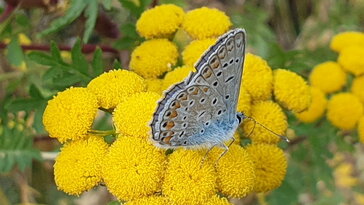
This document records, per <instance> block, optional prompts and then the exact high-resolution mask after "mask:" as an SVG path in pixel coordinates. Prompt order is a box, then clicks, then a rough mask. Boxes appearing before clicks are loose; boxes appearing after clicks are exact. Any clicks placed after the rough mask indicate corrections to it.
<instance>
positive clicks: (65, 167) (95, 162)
mask: <svg viewBox="0 0 364 205" xmlns="http://www.w3.org/2000/svg"><path fill="white" fill-rule="evenodd" d="M107 148H108V145H107V144H106V142H105V141H104V139H103V138H102V137H99V136H93V135H90V136H88V138H85V139H80V140H75V141H71V142H68V143H66V144H65V146H64V147H62V148H61V152H60V154H59V155H58V156H57V158H56V161H55V164H54V177H55V182H56V185H57V188H58V189H59V190H62V191H64V192H66V193H68V194H71V195H80V194H81V193H82V192H84V191H87V190H89V189H91V188H92V187H94V186H96V185H97V184H98V183H99V182H101V168H102V160H103V158H104V156H105V154H106V152H107Z"/></svg>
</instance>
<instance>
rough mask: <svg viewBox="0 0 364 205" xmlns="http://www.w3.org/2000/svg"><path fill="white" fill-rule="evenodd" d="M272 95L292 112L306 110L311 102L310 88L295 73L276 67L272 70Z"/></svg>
mask: <svg viewBox="0 0 364 205" xmlns="http://www.w3.org/2000/svg"><path fill="white" fill-rule="evenodd" d="M273 90H274V97H275V99H276V100H277V101H278V103H279V104H280V105H282V107H284V108H286V109H288V110H292V111H294V112H302V111H304V110H306V109H307V108H308V107H309V106H310V103H311V93H310V88H309V86H308V85H307V83H306V81H305V80H304V79H303V78H302V77H301V76H299V75H297V74H296V73H294V72H292V71H289V70H284V69H277V70H275V71H274V89H273Z"/></svg>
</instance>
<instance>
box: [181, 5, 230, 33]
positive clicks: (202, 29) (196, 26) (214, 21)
mask: <svg viewBox="0 0 364 205" xmlns="http://www.w3.org/2000/svg"><path fill="white" fill-rule="evenodd" d="M231 26H232V23H231V21H230V18H229V17H228V16H227V15H226V14H225V13H224V12H222V11H220V10H217V9H212V8H207V7H202V8H198V9H194V10H192V11H190V12H188V13H187V14H186V16H185V19H184V21H183V23H182V28H183V29H184V30H185V31H186V32H187V33H188V34H189V35H190V36H191V37H192V38H193V39H205V38H214V37H215V38H216V37H218V36H220V35H222V34H223V33H225V32H226V31H228V30H229V28H230V27H231Z"/></svg>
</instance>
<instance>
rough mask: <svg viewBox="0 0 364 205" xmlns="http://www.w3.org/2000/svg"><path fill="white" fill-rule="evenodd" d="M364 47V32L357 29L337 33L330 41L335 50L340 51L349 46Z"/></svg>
mask: <svg viewBox="0 0 364 205" xmlns="http://www.w3.org/2000/svg"><path fill="white" fill-rule="evenodd" d="M355 45H358V46H362V47H364V33H362V32H356V31H347V32H342V33H339V34H337V35H335V36H334V37H333V38H332V40H331V43H330V48H331V49H332V50H333V51H336V52H340V51H342V50H343V49H345V48H347V47H349V46H355Z"/></svg>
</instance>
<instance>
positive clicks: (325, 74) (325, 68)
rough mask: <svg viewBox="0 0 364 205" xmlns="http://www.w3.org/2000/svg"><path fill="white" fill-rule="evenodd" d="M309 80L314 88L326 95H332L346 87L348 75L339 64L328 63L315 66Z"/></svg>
mask: <svg viewBox="0 0 364 205" xmlns="http://www.w3.org/2000/svg"><path fill="white" fill-rule="evenodd" d="M309 79H310V84H311V85H312V86H314V87H317V88H319V89H321V90H322V91H323V92H325V93H332V92H336V91H339V90H341V89H342V88H343V87H344V86H345V84H346V79H347V75H346V73H345V72H344V70H343V69H342V68H341V66H340V65H339V64H338V63H336V62H332V61H328V62H325V63H321V64H319V65H317V66H315V67H314V68H313V69H312V72H311V74H310V76H309Z"/></svg>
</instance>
